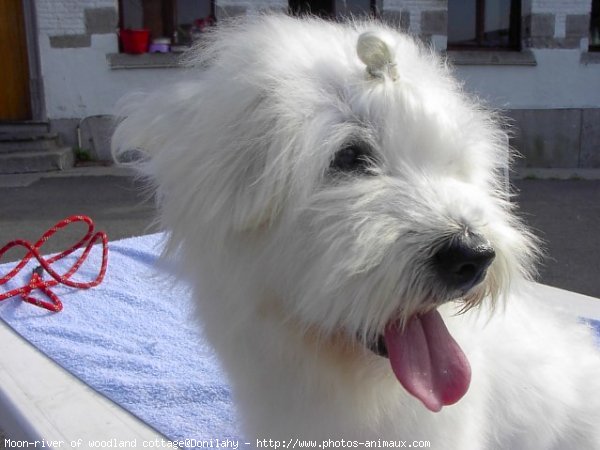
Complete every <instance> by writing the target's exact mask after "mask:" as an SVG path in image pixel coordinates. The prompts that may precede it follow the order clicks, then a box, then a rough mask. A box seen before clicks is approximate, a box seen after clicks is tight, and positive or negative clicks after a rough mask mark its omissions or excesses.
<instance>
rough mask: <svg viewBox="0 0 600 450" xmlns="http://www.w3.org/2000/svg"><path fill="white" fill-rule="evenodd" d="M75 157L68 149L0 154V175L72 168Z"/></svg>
mask: <svg viewBox="0 0 600 450" xmlns="http://www.w3.org/2000/svg"><path fill="white" fill-rule="evenodd" d="M74 163H75V156H74V155H73V151H72V150H71V149H70V148H68V147H63V148H61V149H58V150H53V151H33V152H18V153H6V154H0V174H11V173H30V172H48V171H52V170H65V169H68V168H70V167H73V165H74Z"/></svg>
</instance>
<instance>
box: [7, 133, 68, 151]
mask: <svg viewBox="0 0 600 450" xmlns="http://www.w3.org/2000/svg"><path fill="white" fill-rule="evenodd" d="M60 147H61V145H60V141H59V140H58V134H57V133H30V132H13V133H0V154H2V153H14V152H21V151H36V150H58V149H59V148H60Z"/></svg>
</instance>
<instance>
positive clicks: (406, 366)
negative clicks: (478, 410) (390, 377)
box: [371, 309, 471, 412]
mask: <svg viewBox="0 0 600 450" xmlns="http://www.w3.org/2000/svg"><path fill="white" fill-rule="evenodd" d="M371 350H373V351H374V352H375V353H377V354H379V355H381V356H385V357H388V358H389V360H390V364H391V366H392V370H393V371H394V374H395V375H396V378H398V381H400V383H401V384H402V386H403V387H404V389H406V390H407V391H408V392H409V393H410V394H412V395H414V396H415V397H417V398H418V399H419V400H421V402H423V404H424V405H425V406H426V407H427V408H428V409H429V410H431V411H434V412H438V411H440V410H441V409H442V407H443V406H445V405H452V404H454V403H456V402H457V401H458V400H460V399H461V398H462V397H463V395H465V393H466V392H467V389H468V388H469V384H470V382H471V366H470V365H469V361H468V360H467V357H466V356H465V354H464V353H463V351H462V350H461V348H460V347H459V345H458V344H457V343H456V341H455V340H454V338H453V337H452V336H451V335H450V333H449V332H448V329H447V328H446V325H445V324H444V321H443V319H442V317H441V315H440V313H439V312H438V311H437V310H435V309H434V310H432V311H430V312H427V313H425V314H421V315H417V316H414V317H413V318H412V319H410V321H409V322H408V323H406V325H405V326H404V328H401V327H400V326H399V323H398V322H390V323H388V325H387V326H386V329H385V333H384V335H383V336H381V337H380V339H379V340H378V342H377V343H376V344H375V345H374V346H373V347H371Z"/></svg>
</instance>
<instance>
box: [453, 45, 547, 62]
mask: <svg viewBox="0 0 600 450" xmlns="http://www.w3.org/2000/svg"><path fill="white" fill-rule="evenodd" d="M446 55H447V56H448V60H449V61H450V62H451V63H452V64H454V65H455V66H535V65H537V62H536V60H535V55H534V54H533V52H532V51H531V50H528V49H525V50H521V51H520V52H518V51H502V50H497V51H494V50H448V51H447V52H446Z"/></svg>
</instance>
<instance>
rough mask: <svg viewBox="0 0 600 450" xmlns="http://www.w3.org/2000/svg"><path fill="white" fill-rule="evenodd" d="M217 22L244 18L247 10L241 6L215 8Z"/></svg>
mask: <svg viewBox="0 0 600 450" xmlns="http://www.w3.org/2000/svg"><path fill="white" fill-rule="evenodd" d="M216 9H217V10H216V15H217V20H222V19H227V18H228V17H237V16H245V15H246V13H247V11H248V10H247V8H246V7H245V6H243V5H231V6H219V5H217V8H216Z"/></svg>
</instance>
